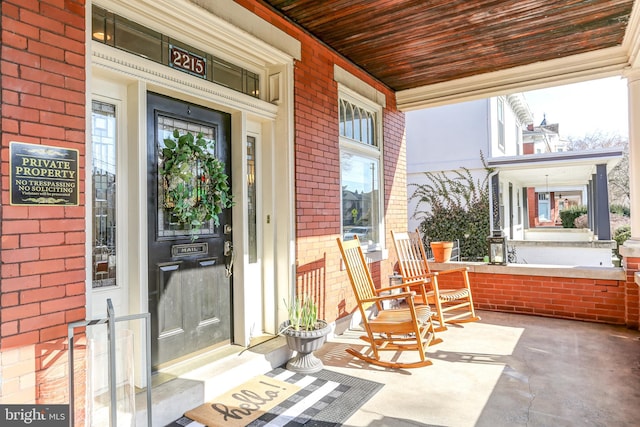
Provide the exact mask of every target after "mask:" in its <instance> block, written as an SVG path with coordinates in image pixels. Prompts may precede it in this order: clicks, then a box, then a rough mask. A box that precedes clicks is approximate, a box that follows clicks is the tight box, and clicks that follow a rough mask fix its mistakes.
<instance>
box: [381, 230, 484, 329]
mask: <svg viewBox="0 0 640 427" xmlns="http://www.w3.org/2000/svg"><path fill="white" fill-rule="evenodd" d="M391 236H392V237H393V245H394V246H395V248H396V254H397V256H398V264H399V265H400V274H401V275H402V282H403V283H404V284H405V285H415V284H428V285H429V286H430V287H431V290H430V291H428V292H427V297H426V298H423V297H422V296H421V295H417V296H416V303H419V304H420V303H422V304H433V305H435V307H436V313H435V315H434V316H433V317H434V318H435V319H436V320H438V322H439V323H440V327H439V328H436V331H438V332H441V331H446V330H447V323H463V322H475V321H477V320H480V317H478V316H476V313H475V310H474V308H473V297H472V296H471V287H470V284H469V272H468V270H469V269H468V268H467V267H461V268H454V269H451V270H443V271H438V272H432V271H431V270H430V269H429V262H428V261H427V256H426V254H425V250H424V244H423V242H422V238H421V236H420V232H419V231H415V232H414V233H394V232H393V231H391ZM448 274H460V275H461V279H462V283H463V285H464V286H463V287H456V288H455V289H450V288H446V289H444V288H443V289H441V288H440V286H439V284H438V277H442V276H444V275H448ZM410 289H412V287H410Z"/></svg>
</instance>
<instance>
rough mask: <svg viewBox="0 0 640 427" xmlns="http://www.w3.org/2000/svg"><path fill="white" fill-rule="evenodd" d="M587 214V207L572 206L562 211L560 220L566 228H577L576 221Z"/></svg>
mask: <svg viewBox="0 0 640 427" xmlns="http://www.w3.org/2000/svg"><path fill="white" fill-rule="evenodd" d="M586 213H587V207H586V206H572V207H570V208H569V209H564V210H562V211H560V220H561V221H562V226H563V227H564V228H576V225H575V221H576V218H578V217H579V216H580V215H584V214H586Z"/></svg>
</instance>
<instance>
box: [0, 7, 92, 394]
mask: <svg viewBox="0 0 640 427" xmlns="http://www.w3.org/2000/svg"><path fill="white" fill-rule="evenodd" d="M84 14H85V4H84V0H75V1H74V0H66V1H59V0H40V1H35V0H5V1H3V2H2V16H1V19H2V26H1V27H2V53H1V59H2V63H1V72H2V75H1V78H2V125H1V126H2V148H1V160H2V164H1V166H0V167H1V174H2V182H1V184H0V188H1V190H2V191H1V197H2V211H1V220H2V222H1V225H2V242H1V246H0V260H1V264H0V278H1V281H0V316H1V317H0V324H1V325H2V328H1V331H0V349H1V355H2V358H1V363H0V370H1V371H0V374H1V375H0V376H1V377H2V389H1V390H0V403H68V401H69V399H68V395H67V392H66V390H67V386H66V381H67V380H66V372H67V365H66V363H67V356H66V340H65V339H66V336H67V323H69V322H73V321H77V320H80V319H84V317H85V283H84V280H85V256H84V245H85V231H84V228H85V219H84V215H85V210H84V183H83V181H82V178H83V177H84V175H85V174H84V170H83V167H84V152H85V150H84V148H85V68H84V65H85V64H84V61H85V46H84V41H85V40H84V38H85V17H84V16H85V15H84ZM10 141H19V142H24V143H30V144H44V145H50V146H57V147H65V148H72V149H77V150H79V154H80V171H79V179H80V183H79V187H80V190H79V193H80V206H77V207H58V206H37V207H25V206H10V205H9V202H10V200H9V142H10ZM63 383H64V384H63ZM62 385H64V387H62Z"/></svg>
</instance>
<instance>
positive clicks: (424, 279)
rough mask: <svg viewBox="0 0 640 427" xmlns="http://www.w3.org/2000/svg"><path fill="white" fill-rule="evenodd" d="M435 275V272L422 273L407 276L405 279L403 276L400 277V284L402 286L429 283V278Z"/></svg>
mask: <svg viewBox="0 0 640 427" xmlns="http://www.w3.org/2000/svg"><path fill="white" fill-rule="evenodd" d="M436 275H437V274H435V273H425V274H423V275H420V276H416V277H407V278H406V279H405V278H403V279H402V285H403V286H404V287H407V286H420V285H427V284H429V283H431V278H432V277H433V276H436Z"/></svg>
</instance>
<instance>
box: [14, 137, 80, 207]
mask: <svg viewBox="0 0 640 427" xmlns="http://www.w3.org/2000/svg"><path fill="white" fill-rule="evenodd" d="M9 151H10V158H9V167H10V170H11V186H10V193H11V204H12V205H52V206H58V205H62V206H77V205H78V150H73V149H68V148H60V147H51V146H48V145H37V144H26V143H23V142H16V141H11V143H10V144H9Z"/></svg>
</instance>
